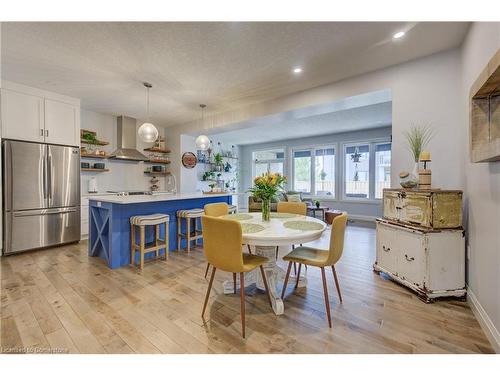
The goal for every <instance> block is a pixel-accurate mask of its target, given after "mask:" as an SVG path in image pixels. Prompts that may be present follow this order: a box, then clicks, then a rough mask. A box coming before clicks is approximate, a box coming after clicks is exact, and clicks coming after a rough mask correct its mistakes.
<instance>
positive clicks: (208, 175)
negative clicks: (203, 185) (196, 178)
mask: <svg viewBox="0 0 500 375" xmlns="http://www.w3.org/2000/svg"><path fill="white" fill-rule="evenodd" d="M214 176H215V175H214V172H205V173H203V176H202V178H203V181H209V180H213V179H214Z"/></svg>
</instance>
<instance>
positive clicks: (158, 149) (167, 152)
mask: <svg viewBox="0 0 500 375" xmlns="http://www.w3.org/2000/svg"><path fill="white" fill-rule="evenodd" d="M144 151H147V152H158V153H160V154H170V150H169V149H163V148H159V147H149V148H145V149H144Z"/></svg>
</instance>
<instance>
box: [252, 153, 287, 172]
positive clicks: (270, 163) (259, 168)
mask: <svg viewBox="0 0 500 375" xmlns="http://www.w3.org/2000/svg"><path fill="white" fill-rule="evenodd" d="M253 160H254V175H253V177H254V178H255V177H257V176H261V175H262V174H264V173H267V172H269V173H276V172H278V173H281V174H283V162H284V160H285V151H284V150H283V149H279V150H265V151H256V152H254V153H253Z"/></svg>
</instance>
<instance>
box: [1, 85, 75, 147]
mask: <svg viewBox="0 0 500 375" xmlns="http://www.w3.org/2000/svg"><path fill="white" fill-rule="evenodd" d="M2 84H3V86H4V87H3V88H2V90H1V94H2V95H1V96H2V98H1V104H2V138H8V139H14V140H24V141H33V142H45V143H54V144H60V145H68V146H79V145H80V101H79V100H78V99H74V98H70V97H67V96H64V95H59V94H56V93H52V92H49V91H45V90H40V89H36V88H33V87H28V86H24V85H20V84H17V83H14V82H9V81H3V82H2Z"/></svg>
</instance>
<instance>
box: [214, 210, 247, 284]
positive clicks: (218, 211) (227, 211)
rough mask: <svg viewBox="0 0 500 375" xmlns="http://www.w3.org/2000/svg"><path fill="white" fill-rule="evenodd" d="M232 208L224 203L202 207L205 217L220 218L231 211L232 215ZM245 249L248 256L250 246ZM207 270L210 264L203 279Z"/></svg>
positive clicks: (234, 211)
mask: <svg viewBox="0 0 500 375" xmlns="http://www.w3.org/2000/svg"><path fill="white" fill-rule="evenodd" d="M233 207H235V206H232V205H231V206H230V205H228V204H227V203H224V202H219V203H208V204H206V205H205V207H204V209H205V215H207V216H214V217H220V216H225V215H229V213H230V211H233V213H236V210H235V209H234V208H233ZM247 247H248V252H249V253H250V254H252V250H251V249H250V245H247ZM209 269H210V263H207V269H206V270H205V279H206V278H207V275H208V270H209Z"/></svg>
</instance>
